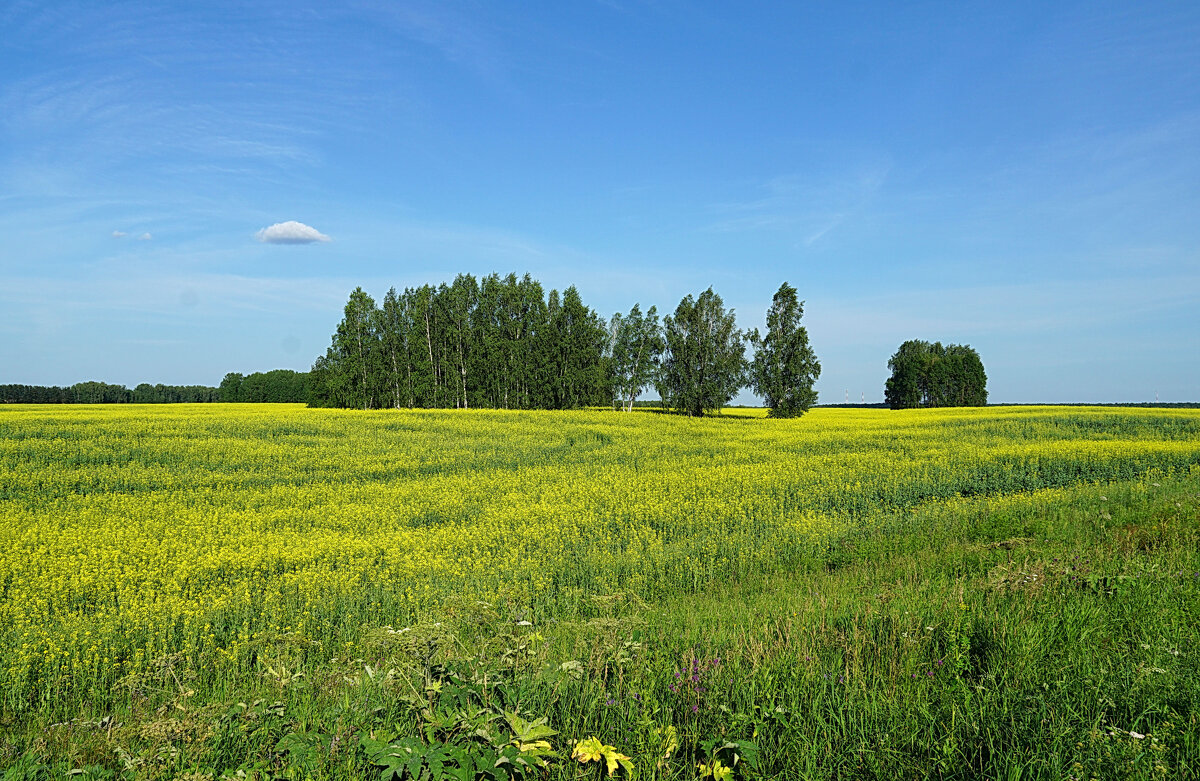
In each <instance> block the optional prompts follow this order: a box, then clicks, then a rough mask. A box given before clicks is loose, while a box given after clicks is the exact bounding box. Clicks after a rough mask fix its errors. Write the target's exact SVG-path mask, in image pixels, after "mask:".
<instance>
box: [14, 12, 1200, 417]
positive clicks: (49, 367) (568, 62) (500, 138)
mask: <svg viewBox="0 0 1200 781" xmlns="http://www.w3.org/2000/svg"><path fill="white" fill-rule="evenodd" d="M0 29H3V30H4V31H5V34H4V36H3V39H2V40H0V383H4V382H22V383H34V384H70V383H73V382H76V381H79V380H84V379H99V380H104V381H108V382H116V383H122V384H126V385H130V386H132V385H134V384H137V383H139V382H143V381H149V382H164V383H170V384H192V383H197V384H209V385H215V384H217V383H219V382H220V379H221V377H222V376H223V375H224V374H225V373H226V372H228V371H240V372H251V371H257V370H268V369H274V368H293V369H301V370H302V369H307V368H308V367H309V365H310V364H311V362H312V360H313V359H314V358H315V357H316V356H317V355H318V354H320V353H322V352H324V350H325V348H326V347H327V346H328V343H329V336H330V334H331V333H332V332H333V330H334V328H335V326H336V324H337V322H338V320H340V318H341V309H342V306H343V305H344V303H345V300H346V298H347V295H348V293H349V291H350V290H351V289H352V288H354V287H355V286H356V285H362V286H363V287H364V288H366V289H367V290H368V291H369V292H371V293H373V294H374V295H376V296H377V297H382V295H383V293H384V292H385V291H386V290H387V288H388V287H391V286H393V285H394V286H396V287H397V288H404V287H405V286H409V285H418V284H423V283H425V282H434V283H436V282H440V281H449V280H451V279H452V278H453V277H454V275H455V274H457V273H459V272H469V273H473V274H476V275H484V274H487V273H490V272H492V271H496V272H500V273H507V272H509V271H516V272H518V273H524V272H529V273H530V274H532V275H533V276H534V277H535V278H537V279H539V280H540V281H541V282H542V283H543V284H544V285H545V286H546V287H547V288H551V287H557V288H560V289H561V288H564V287H566V286H568V285H571V284H575V285H576V286H577V287H578V288H579V289H580V292H581V293H582V295H583V298H584V301H585V302H586V303H587V304H589V305H590V306H592V307H593V308H595V309H596V310H597V311H599V312H600V313H601V314H603V315H605V316H609V315H611V314H612V313H613V312H615V311H618V310H619V311H628V309H629V308H630V307H631V306H632V305H633V304H634V303H635V302H637V303H640V304H641V305H642V307H643V309H644V308H646V307H648V306H650V305H652V304H653V305H657V306H658V308H659V310H660V312H669V311H671V310H673V309H674V307H675V305H676V304H677V303H678V302H679V300H680V299H681V298H682V297H683V296H684V295H686V294H688V293H699V292H700V291H701V290H703V289H704V288H706V287H708V286H710V285H711V286H713V287H714V289H715V290H716V291H717V292H718V293H720V294H721V296H722V297H723V298H724V300H725V303H726V304H727V305H728V306H731V307H733V308H734V309H735V310H736V311H737V314H738V320H739V323H740V324H741V325H742V326H743V327H754V326H758V327H761V326H762V324H763V322H764V320H765V310H766V308H767V306H768V305H769V303H770V299H771V295H772V294H773V293H774V291H775V290H776V289H777V288H778V286H779V284H780V282H782V281H785V280H786V281H788V282H790V283H791V284H793V285H794V286H796V287H797V288H798V290H799V292H800V296H801V298H803V299H805V300H806V302H807V303H806V310H805V322H806V324H807V327H808V329H809V334H810V339H811V342H812V344H813V346H814V348H815V350H816V351H817V354H818V357H819V358H820V360H821V363H822V366H823V373H822V376H821V379H820V381H819V383H818V390H819V391H820V394H821V400H822V401H825V402H833V401H841V400H843V399H844V398H845V396H846V394H847V393H848V394H849V396H850V398H851V399H852V400H854V401H857V400H859V399H861V398H865V399H866V400H867V401H878V400H881V399H882V395H883V383H884V380H885V379H886V377H887V374H888V371H887V366H886V364H887V359H888V357H889V356H890V355H891V353H892V352H894V351H895V349H896V347H897V346H898V345H899V344H900V343H901V342H902V341H904V340H906V339H912V338H922V339H928V340H931V341H932V340H940V341H942V342H955V343H967V344H971V345H972V346H974V347H975V348H976V349H977V350H978V351H979V352H980V354H981V356H982V357H983V360H984V363H985V365H986V367H987V371H988V375H989V389H990V391H991V399H992V400H993V401H997V402H1003V401H1012V402H1032V401H1051V402H1052V401H1147V400H1153V399H1154V398H1155V394H1156V393H1157V394H1158V396H1159V398H1160V399H1161V400H1163V401H1184V400H1189V401H1192V400H1200V79H1198V78H1197V74H1200V46H1198V45H1197V44H1196V42H1197V41H1198V40H1200V5H1197V4H1196V3H1194V2H1178V3H1158V2H1146V3H1128V2H1122V3H1103V2H1078V3H1073V2H1062V3H1052V4H1047V3H1019V2H1013V3H1003V4H995V3H992V4H978V3H959V2H955V3H941V4H938V3H879V4H870V3H861V4H858V3H844V2H831V3H765V2H764V3H716V2H714V3H685V2H671V1H670V0H662V1H661V2H645V3H639V2H626V1H625V0H613V1H612V2H582V1H581V2H567V3H560V2H529V3H516V2H497V3H456V2H412V3H409V2H371V1H370V0H367V1H364V2H354V1H351V2H348V3H345V4H342V5H340V6H339V7H338V8H334V7H333V4H326V3H320V4H305V3H287V4H283V3H256V2H249V3H243V2H238V3H226V2H208V3H180V4H171V3H154V4H150V3H124V2H111V3H94V2H81V3H69V2H12V1H11V0H5V1H4V2H0ZM288 221H297V222H299V223H302V224H304V225H306V226H310V227H311V228H312V229H313V230H314V231H316V232H319V234H320V235H321V236H322V237H324V238H327V239H328V240H321V241H313V242H310V243H275V242H270V241H262V240H260V231H262V230H264V229H266V228H267V227H268V226H271V225H275V224H278V223H284V222H288Z"/></svg>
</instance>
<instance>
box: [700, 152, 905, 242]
mask: <svg viewBox="0 0 1200 781" xmlns="http://www.w3.org/2000/svg"><path fill="white" fill-rule="evenodd" d="M889 168H890V166H887V165H873V166H867V167H862V168H859V169H857V170H852V171H848V172H845V173H842V174H839V175H836V176H829V175H812V176H807V175H797V174H792V175H787V176H778V177H775V178H773V179H770V180H768V181H766V182H762V183H759V184H757V185H756V186H755V189H756V190H757V193H756V195H755V197H750V198H746V199H744V200H731V201H726V202H724V203H720V204H717V205H715V206H714V207H712V210H713V211H714V212H715V213H716V214H717V215H719V219H718V220H717V221H716V222H713V223H712V224H710V225H709V230H713V231H717V232H733V231H763V230H769V231H781V232H787V233H794V234H796V236H797V241H798V242H800V243H801V244H803V245H804V246H812V245H814V244H816V243H817V242H819V241H821V239H823V238H824V237H825V236H827V235H828V234H830V233H831V232H832V231H834V230H835V229H837V228H838V227H840V226H842V225H843V224H844V223H846V222H847V220H850V219H852V218H853V217H854V216H856V215H858V214H861V213H862V212H863V211H865V210H866V209H867V208H868V207H869V206H870V204H871V203H872V202H873V201H874V200H875V199H876V198H877V197H878V196H879V194H880V192H881V191H882V190H883V187H884V184H885V182H886V181H887V176H888V171H889Z"/></svg>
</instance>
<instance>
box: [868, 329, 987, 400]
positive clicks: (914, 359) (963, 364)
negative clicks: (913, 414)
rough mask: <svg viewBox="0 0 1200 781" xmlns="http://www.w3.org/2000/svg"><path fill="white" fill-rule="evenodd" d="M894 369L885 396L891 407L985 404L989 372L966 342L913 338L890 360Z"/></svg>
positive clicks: (901, 346) (890, 366) (885, 388)
mask: <svg viewBox="0 0 1200 781" xmlns="http://www.w3.org/2000/svg"><path fill="white" fill-rule="evenodd" d="M888 368H889V369H891V370H892V375H891V377H889V378H888V380H887V383H886V385H885V387H884V400H885V401H886V402H887V404H888V406H890V407H891V408H892V409H907V408H911V407H982V406H984V405H986V404H987V374H986V373H985V372H984V370H983V362H982V361H981V360H980V358H979V354H978V353H977V352H975V350H973V349H971V347H969V346H967V345H958V344H949V345H946V346H945V347H943V346H942V343H941V342H933V343H932V344H931V343H929V342H924V341H920V340H916V339H914V340H910V341H907V342H905V343H904V344H902V345H900V348H899V349H898V350H896V352H895V354H894V355H892V357H891V358H890V359H889V360H888Z"/></svg>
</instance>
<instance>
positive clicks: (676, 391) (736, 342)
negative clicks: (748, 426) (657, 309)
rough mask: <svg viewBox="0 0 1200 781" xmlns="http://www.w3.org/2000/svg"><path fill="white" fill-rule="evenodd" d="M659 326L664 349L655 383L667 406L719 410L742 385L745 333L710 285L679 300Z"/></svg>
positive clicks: (693, 413) (694, 412)
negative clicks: (673, 310) (661, 327)
mask: <svg viewBox="0 0 1200 781" xmlns="http://www.w3.org/2000/svg"><path fill="white" fill-rule="evenodd" d="M663 327H664V336H665V341H666V346H667V350H666V357H665V358H664V359H663V363H662V370H661V371H660V373H659V384H658V387H659V392H660V393H661V394H662V398H663V401H664V402H665V403H666V404H667V405H668V406H670V407H674V408H675V409H676V410H677V411H679V412H682V413H683V414H685V415H691V416H700V415H703V414H704V413H705V411H706V410H718V411H719V410H720V409H721V408H722V407H723V406H725V405H726V404H728V403H729V402H730V401H731V400H732V399H733V397H734V396H736V395H737V393H738V391H739V390H741V389H742V388H744V387H745V386H746V368H747V364H746V358H745V352H746V339H745V335H744V334H743V333H742V332H741V331H739V330H738V329H737V323H736V320H735V318H734V312H733V310H726V309H725V303H724V302H723V301H722V300H721V297H720V296H719V295H717V294H716V293H715V292H713V289H712V288H711V287H710V288H708V289H707V290H705V291H704V292H703V293H701V294H700V295H699V297H697V298H692V296H691V295H688V296H687V297H686V298H684V299H683V300H682V301H680V302H679V306H678V307H676V308H675V313H674V314H673V315H668V316H667V317H666V318H665V319H664V321H663Z"/></svg>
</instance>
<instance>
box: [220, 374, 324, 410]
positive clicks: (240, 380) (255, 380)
mask: <svg viewBox="0 0 1200 781" xmlns="http://www.w3.org/2000/svg"><path fill="white" fill-rule="evenodd" d="M308 381H309V375H308V372H294V371H292V370H291V369H275V370H274V371H269V372H254V373H253V374H248V375H246V376H244V377H243V376H242V375H240V374H237V373H235V372H230V373H229V374H226V375H225V379H223V380H221V387H220V388H218V389H217V390H218V392H219V395H220V399H218V400H219V401H241V402H247V401H248V402H270V403H276V404H283V403H290V402H303V403H307V402H308V400H309V390H308Z"/></svg>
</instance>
